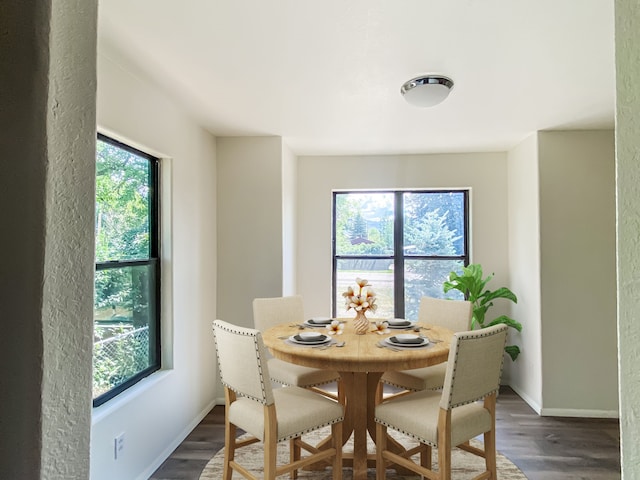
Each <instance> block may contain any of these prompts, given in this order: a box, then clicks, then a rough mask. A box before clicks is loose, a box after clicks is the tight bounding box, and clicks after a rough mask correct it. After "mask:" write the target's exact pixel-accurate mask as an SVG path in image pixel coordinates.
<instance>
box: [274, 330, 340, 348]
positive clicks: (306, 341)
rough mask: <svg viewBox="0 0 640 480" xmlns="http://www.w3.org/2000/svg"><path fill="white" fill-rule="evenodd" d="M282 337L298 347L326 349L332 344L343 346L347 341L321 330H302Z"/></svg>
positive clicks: (286, 341)
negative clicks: (339, 339)
mask: <svg viewBox="0 0 640 480" xmlns="http://www.w3.org/2000/svg"><path fill="white" fill-rule="evenodd" d="M282 339H283V340H284V342H285V343H287V344H289V345H294V346H296V347H311V348H320V349H324V348H329V347H332V346H336V347H343V346H344V345H345V342H338V341H336V340H334V339H333V337H331V335H329V334H324V333H320V332H300V333H296V334H294V335H290V336H288V337H283V338H282Z"/></svg>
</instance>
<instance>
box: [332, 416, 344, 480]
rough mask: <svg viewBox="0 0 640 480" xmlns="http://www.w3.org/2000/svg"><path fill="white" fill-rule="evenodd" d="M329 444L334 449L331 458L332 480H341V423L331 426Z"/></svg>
mask: <svg viewBox="0 0 640 480" xmlns="http://www.w3.org/2000/svg"><path fill="white" fill-rule="evenodd" d="M331 443H332V445H333V447H334V448H335V449H336V455H335V457H333V480H342V422H338V423H334V424H333V425H331Z"/></svg>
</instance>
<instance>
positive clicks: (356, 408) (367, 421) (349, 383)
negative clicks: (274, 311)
mask: <svg viewBox="0 0 640 480" xmlns="http://www.w3.org/2000/svg"><path fill="white" fill-rule="evenodd" d="M351 322H352V320H346V324H345V328H344V333H343V334H342V335H336V336H335V339H336V340H337V341H338V342H343V341H344V342H346V343H345V345H344V347H336V346H332V347H330V348H327V349H321V348H311V347H309V346H306V345H305V346H297V345H292V344H290V343H289V342H287V341H286V340H285V339H284V338H283V337H288V336H290V335H294V334H296V333H299V332H300V330H299V328H298V327H297V326H295V325H292V324H290V323H286V324H282V325H278V326H275V327H272V328H270V329H268V330H267V331H265V332H264V333H263V335H262V336H263V340H264V344H265V345H266V346H267V348H269V350H270V351H271V353H272V354H273V356H275V357H276V358H279V359H281V360H284V361H286V362H290V363H295V364H298V365H304V366H307V367H314V368H325V369H328V370H336V371H338V372H339V373H340V377H341V379H342V383H343V386H344V393H345V418H344V427H343V438H342V443H343V445H344V444H345V443H346V442H347V440H349V438H350V437H351V435H352V434H353V455H352V456H351V455H349V454H345V455H344V458H345V464H346V465H349V464H351V466H352V467H353V478H354V480H364V479H366V478H367V466H368V463H371V464H374V463H375V455H373V454H371V455H367V431H368V432H369V435H370V436H371V438H372V439H373V440H374V441H375V421H374V418H373V416H374V410H375V399H376V389H377V387H378V382H379V381H380V377H381V376H382V374H383V373H384V372H386V371H389V370H408V369H412V368H420V367H427V366H429V365H436V364H438V363H442V362H446V361H447V358H448V356H449V344H450V341H451V336H452V335H453V332H452V331H451V330H448V329H446V328H442V327H437V326H432V325H425V324H418V326H423V327H425V328H426V329H424V330H421V331H420V333H421V334H422V335H425V336H426V337H428V338H429V339H430V340H435V341H437V343H432V344H430V345H429V346H428V347H426V348H425V347H423V348H407V349H403V350H401V351H393V350H390V349H387V348H380V347H379V346H377V344H378V342H380V341H381V340H383V339H384V338H386V337H390V336H392V335H394V334H397V333H407V332H405V331H403V330H391V331H390V333H387V334H383V335H379V334H378V333H376V332H369V333H366V334H364V335H356V333H355V332H354V331H353V328H352V326H351ZM307 330H309V331H318V332H323V333H324V332H325V330H324V329H322V328H313V329H311V328H308V329H306V330H305V331H307ZM372 330H373V328H372ZM398 448H401V446H398ZM368 460H369V462H368Z"/></svg>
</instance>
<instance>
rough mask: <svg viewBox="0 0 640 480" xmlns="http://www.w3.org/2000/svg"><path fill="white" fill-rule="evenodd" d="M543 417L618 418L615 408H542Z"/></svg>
mask: <svg viewBox="0 0 640 480" xmlns="http://www.w3.org/2000/svg"><path fill="white" fill-rule="evenodd" d="M540 415H542V416H543V417H582V418H618V417H619V415H618V411H617V410H588V409H580V408H543V409H542V411H541V412H540Z"/></svg>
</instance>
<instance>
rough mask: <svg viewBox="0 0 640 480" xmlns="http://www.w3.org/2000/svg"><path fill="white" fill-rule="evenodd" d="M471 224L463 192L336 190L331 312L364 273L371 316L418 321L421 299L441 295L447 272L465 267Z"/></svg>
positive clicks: (338, 309)
mask: <svg viewBox="0 0 640 480" xmlns="http://www.w3.org/2000/svg"><path fill="white" fill-rule="evenodd" d="M468 224H469V221H468V192H467V191H466V190H450V191H442V190H438V191H376V192H334V198H333V298H334V302H333V315H334V316H336V315H338V316H340V314H341V313H344V298H343V297H342V292H344V291H345V290H346V289H347V287H348V286H353V284H354V280H355V278H356V277H361V278H366V279H367V280H369V283H370V284H371V285H372V287H373V289H374V291H375V292H376V295H377V304H378V310H377V311H376V314H375V316H376V317H381V318H392V317H398V318H407V319H417V317H418V307H419V303H420V298H421V297H422V296H424V295H429V296H432V297H437V298H444V297H445V295H444V293H443V290H442V284H443V282H444V281H445V280H446V279H447V277H448V276H449V272H451V271H460V270H461V268H462V266H466V265H468V264H469V253H468V246H467V238H468V233H467V231H468ZM459 295H461V294H460V292H453V291H452V292H450V293H449V294H447V297H449V298H462V297H460V296H459Z"/></svg>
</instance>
